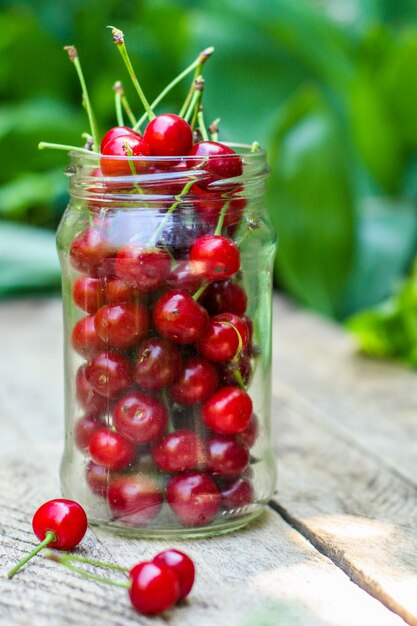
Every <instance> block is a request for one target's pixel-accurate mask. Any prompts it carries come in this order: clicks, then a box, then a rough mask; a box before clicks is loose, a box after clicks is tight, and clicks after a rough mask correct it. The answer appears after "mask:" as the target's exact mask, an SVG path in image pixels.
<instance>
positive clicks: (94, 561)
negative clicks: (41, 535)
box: [45, 550, 130, 572]
mask: <svg viewBox="0 0 417 626" xmlns="http://www.w3.org/2000/svg"><path fill="white" fill-rule="evenodd" d="M45 556H46V558H48V559H51V560H52V561H56V560H57V557H56V555H55V553H54V552H51V551H50V550H48V551H47V552H46V553H45ZM62 556H64V559H65V560H68V561H76V562H77V563H88V565H93V566H94V567H103V568H105V569H112V570H115V571H117V572H129V571H130V568H129V567H124V566H123V565H116V564H115V563H107V562H106V561H98V560H97V559H90V558H89V557H87V556H81V555H78V554H68V553H66V554H65V555H62ZM62 556H60V557H59V562H61V559H62Z"/></svg>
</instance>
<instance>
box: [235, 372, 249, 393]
mask: <svg viewBox="0 0 417 626" xmlns="http://www.w3.org/2000/svg"><path fill="white" fill-rule="evenodd" d="M233 376H234V377H235V380H236V382H237V384H238V385H239V387H240V388H241V389H243V391H247V387H246V385H245V383H244V381H243V378H242V374H241V373H240V370H238V369H234V370H233Z"/></svg>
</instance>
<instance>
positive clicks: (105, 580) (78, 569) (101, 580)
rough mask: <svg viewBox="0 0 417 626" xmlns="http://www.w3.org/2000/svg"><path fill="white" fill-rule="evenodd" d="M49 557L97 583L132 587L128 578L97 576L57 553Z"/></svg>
mask: <svg viewBox="0 0 417 626" xmlns="http://www.w3.org/2000/svg"><path fill="white" fill-rule="evenodd" d="M49 558H50V559H51V560H52V561H57V562H58V563H60V564H61V565H63V566H64V567H66V568H67V569H69V570H71V571H72V572H75V573H76V574H79V575H80V576H82V577H83V578H89V579H90V580H95V581H96V582H97V583H105V584H106V585H113V586H114V587H124V588H125V589H129V587H130V581H128V580H126V581H122V580H112V579H111V578H105V577H104V576H96V575H95V574H91V572H87V571H86V570H84V569H82V568H81V567H77V566H76V565H73V564H72V563H70V562H69V561H67V560H66V559H65V558H62V557H58V558H56V557H55V555H54V558H52V557H49Z"/></svg>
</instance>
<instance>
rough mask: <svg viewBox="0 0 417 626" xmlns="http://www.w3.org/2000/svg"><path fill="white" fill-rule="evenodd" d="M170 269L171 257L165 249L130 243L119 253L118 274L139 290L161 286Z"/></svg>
mask: <svg viewBox="0 0 417 626" xmlns="http://www.w3.org/2000/svg"><path fill="white" fill-rule="evenodd" d="M170 271H171V259H170V258H169V256H168V254H167V253H166V252H165V251H164V250H160V249H158V248H149V249H148V248H144V247H141V246H137V245H133V244H129V245H127V246H124V247H122V248H120V250H119V252H118V253H117V257H116V262H115V272H116V275H117V276H118V277H119V278H121V279H122V280H124V281H125V282H126V283H128V284H129V285H133V286H134V287H137V289H139V291H152V290H154V289H157V287H161V286H162V285H163V284H164V282H165V280H166V278H167V277H168V275H169V273H170Z"/></svg>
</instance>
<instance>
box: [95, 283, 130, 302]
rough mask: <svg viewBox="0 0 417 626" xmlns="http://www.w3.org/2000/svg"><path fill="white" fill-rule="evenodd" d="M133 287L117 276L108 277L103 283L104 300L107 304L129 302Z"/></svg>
mask: <svg viewBox="0 0 417 626" xmlns="http://www.w3.org/2000/svg"><path fill="white" fill-rule="evenodd" d="M134 293H135V292H134V289H133V288H132V287H131V285H127V284H126V283H125V282H123V281H122V280H120V279H119V278H110V279H108V280H106V281H105V282H104V283H103V294H104V300H105V302H106V303H107V304H119V302H129V300H132V298H133V297H134Z"/></svg>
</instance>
